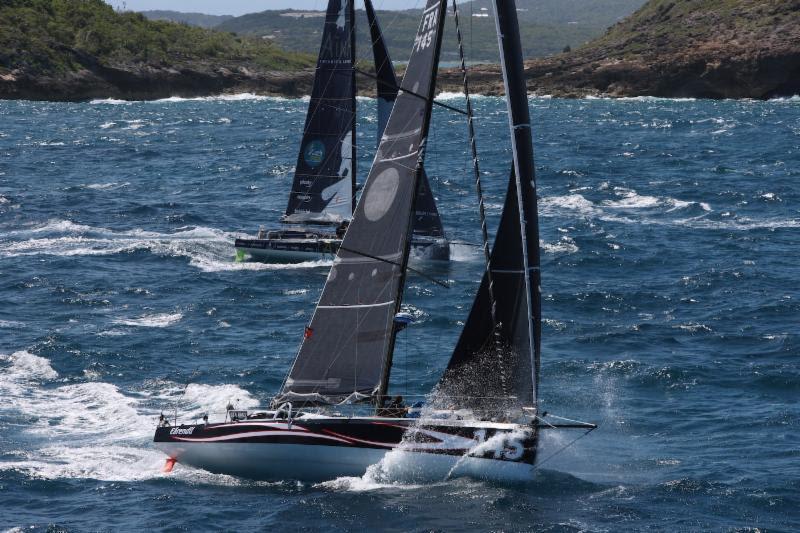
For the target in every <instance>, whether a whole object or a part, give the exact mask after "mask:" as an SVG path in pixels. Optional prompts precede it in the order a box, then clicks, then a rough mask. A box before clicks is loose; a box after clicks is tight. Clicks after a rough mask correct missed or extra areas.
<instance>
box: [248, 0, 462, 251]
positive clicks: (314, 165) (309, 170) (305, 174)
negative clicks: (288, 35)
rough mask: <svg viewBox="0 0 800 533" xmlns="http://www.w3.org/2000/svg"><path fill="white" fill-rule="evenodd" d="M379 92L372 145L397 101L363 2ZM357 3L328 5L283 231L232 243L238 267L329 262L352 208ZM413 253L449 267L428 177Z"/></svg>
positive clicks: (346, 0) (371, 13)
mask: <svg viewBox="0 0 800 533" xmlns="http://www.w3.org/2000/svg"><path fill="white" fill-rule="evenodd" d="M364 4H365V9H366V14H367V20H368V23H369V26H370V33H371V40H372V50H373V56H374V60H375V79H376V82H377V90H378V106H377V107H378V139H380V138H381V136H382V135H383V128H385V126H386V122H387V120H388V118H389V113H390V112H391V109H392V106H393V104H394V101H395V99H396V98H397V88H398V83H397V78H396V77H395V72H394V66H393V65H392V61H391V58H390V57H389V51H388V49H387V47H386V43H385V41H384V39H383V34H382V32H381V30H380V26H379V24H378V20H377V17H376V14H375V10H374V9H373V7H372V2H371V1H370V0H365V2H364ZM355 35H356V32H355V0H330V1H329V2H328V9H327V12H326V17H325V26H324V29H323V32H322V45H321V47H320V52H319V57H318V59H317V68H316V73H315V76H314V84H313V87H312V91H311V100H310V102H309V106H308V112H307V115H306V123H305V128H304V130H303V139H302V141H301V144H300V152H299V154H298V156H297V164H296V167H295V169H296V170H295V175H294V181H293V184H292V191H291V193H290V194H289V203H288V205H287V206H286V212H285V214H284V216H283V219H282V220H281V223H282V224H283V227H282V228H281V229H276V230H272V231H265V230H261V231H259V234H258V235H257V236H256V237H255V238H240V239H236V241H235V242H234V247H235V249H236V254H237V259H239V260H241V259H244V258H245V257H247V256H249V257H250V258H252V259H255V260H259V261H267V262H302V261H313V260H317V259H329V258H332V257H333V256H334V255H335V254H336V251H337V250H338V249H339V245H340V244H341V242H342V237H343V236H344V233H345V231H346V229H347V226H348V224H349V223H350V219H351V217H352V211H353V209H354V208H355V204H356V168H357V164H356V161H357V159H356V151H357V146H356V142H355V140H356V72H357V69H356V38H355ZM417 195H418V197H417V202H416V212H415V217H414V224H413V226H414V236H413V239H412V249H413V251H414V256H415V257H418V258H420V259H426V260H437V261H447V260H449V258H450V246H449V243H448V242H447V239H446V236H445V232H444V228H443V226H442V221H441V219H440V217H439V211H438V210H437V208H436V201H435V199H434V197H433V192H432V191H431V188H430V184H429V182H428V178H427V176H426V175H423V176H422V178H421V183H420V188H419V191H418V193H417Z"/></svg>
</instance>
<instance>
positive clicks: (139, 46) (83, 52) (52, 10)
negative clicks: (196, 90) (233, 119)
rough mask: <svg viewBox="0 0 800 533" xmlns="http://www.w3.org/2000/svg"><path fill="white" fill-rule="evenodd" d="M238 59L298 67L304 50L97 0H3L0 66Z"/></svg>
mask: <svg viewBox="0 0 800 533" xmlns="http://www.w3.org/2000/svg"><path fill="white" fill-rule="evenodd" d="M230 61H235V62H238V63H242V62H244V63H247V64H249V65H252V66H254V67H259V68H263V69H275V70H286V69H297V68H301V67H305V66H308V65H309V64H311V63H310V60H309V58H308V57H306V56H303V55H300V54H297V53H287V52H285V51H283V50H281V49H279V48H278V47H277V46H275V45H274V44H272V43H270V42H264V41H263V40H261V39H251V38H243V37H238V36H235V35H231V34H229V33H223V32H217V31H211V30H205V29H202V28H198V27H194V26H188V25H185V24H175V23H171V22H159V21H151V20H148V19H146V18H145V17H144V16H142V15H141V14H139V13H131V12H125V13H119V12H116V11H114V9H113V8H111V7H110V6H109V5H108V4H106V3H105V2H103V1H102V0H2V2H0V72H3V71H6V72H7V71H14V70H17V71H21V72H23V73H25V74H27V75H59V74H64V73H67V72H74V71H78V70H80V69H83V68H87V65H88V64H95V63H96V64H99V65H102V66H109V67H115V68H121V67H125V66H129V65H142V64H143V65H155V66H169V67H170V68H181V67H182V66H185V65H191V64H196V63H200V62H202V63H205V64H218V65H221V66H222V65H224V64H226V62H230Z"/></svg>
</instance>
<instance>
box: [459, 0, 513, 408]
mask: <svg viewBox="0 0 800 533" xmlns="http://www.w3.org/2000/svg"><path fill="white" fill-rule="evenodd" d="M453 18H454V20H455V23H456V36H457V38H458V55H459V58H460V59H461V73H462V75H463V78H464V97H465V98H466V101H467V128H468V130H469V144H470V149H471V151H472V169H473V172H474V174H475V191H476V193H477V195H478V212H479V214H480V221H481V238H482V245H483V246H482V248H483V256H484V260H485V261H486V269H485V271H484V273H485V275H486V288H487V291H488V293H489V309H490V313H491V318H492V337H493V339H494V348H495V351H496V355H497V357H498V359H500V361H498V362H499V363H500V364H499V365H498V374H499V376H500V386H501V388H502V391H503V393H504V394H508V385H507V379H506V373H505V371H504V370H503V364H502V363H503V361H502V359H503V346H502V341H501V338H500V328H501V327H502V324H501V323H500V322H499V321H498V320H497V300H496V299H495V295H494V280H493V278H492V258H491V252H490V251H489V230H488V228H487V224H486V206H485V203H484V200H483V187H482V186H481V170H480V163H479V160H478V146H477V144H476V142H475V124H474V121H473V118H474V114H473V111H472V99H471V98H470V94H469V75H468V73H467V64H466V60H465V59H464V43H463V38H462V35H461V26H460V24H459V20H458V3H457V0H453Z"/></svg>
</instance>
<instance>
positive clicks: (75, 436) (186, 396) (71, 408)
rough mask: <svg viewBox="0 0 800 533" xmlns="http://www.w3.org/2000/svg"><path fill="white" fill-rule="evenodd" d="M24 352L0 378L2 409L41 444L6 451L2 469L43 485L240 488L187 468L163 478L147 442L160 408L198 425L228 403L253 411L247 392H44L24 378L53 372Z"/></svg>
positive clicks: (74, 387) (155, 388) (93, 387)
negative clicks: (146, 483) (172, 481)
mask: <svg viewBox="0 0 800 533" xmlns="http://www.w3.org/2000/svg"><path fill="white" fill-rule="evenodd" d="M25 354H27V352H17V353H16V354H13V355H12V356H11V358H13V360H14V361H15V363H14V364H13V365H12V371H11V372H3V373H2V374H0V391H2V394H3V399H4V402H3V405H2V406H0V409H12V410H14V411H15V412H16V413H18V414H20V415H22V417H24V419H25V420H26V421H27V422H26V423H25V425H24V426H23V427H22V428H21V431H22V432H23V433H26V434H29V435H36V436H38V437H41V440H40V441H39V442H40V443H41V444H40V446H39V447H37V446H36V442H37V441H35V440H34V441H30V439H26V441H30V442H32V443H33V444H32V445H26V446H25V448H23V449H20V450H6V454H7V458H6V459H5V460H4V461H2V462H0V471H2V470H17V471H20V472H23V473H25V474H26V475H29V476H31V477H37V478H44V479H76V478H77V479H98V480H104V481H140V480H145V479H153V478H158V477H164V476H166V475H169V476H170V477H174V478H178V479H183V480H185V481H189V482H200V483H213V484H224V485H231V484H239V483H243V482H242V481H240V480H236V479H235V478H231V477H229V476H220V475H215V474H210V473H207V472H202V471H198V470H196V469H193V468H190V467H187V466H185V465H180V466H179V467H178V468H176V469H175V471H173V472H172V473H171V474H164V473H162V472H161V466H162V465H163V464H164V455H163V454H162V453H160V452H159V451H157V450H155V449H154V448H153V446H152V436H153V431H154V430H155V427H156V423H157V420H158V415H159V413H160V412H163V411H162V410H163V408H169V407H174V406H176V405H177V406H178V409H179V410H180V412H181V413H184V415H185V417H186V418H191V419H198V418H199V417H201V416H202V414H203V413H207V412H224V410H225V406H226V405H227V403H228V402H233V403H235V404H237V405H239V406H240V407H242V408H250V407H254V406H256V405H257V402H256V401H255V400H253V398H252V397H250V395H249V393H248V392H247V391H245V390H243V389H241V388H239V387H237V386H235V385H199V384H190V385H189V386H185V385H181V384H178V383H174V382H157V383H151V384H150V385H149V386H148V387H147V390H144V391H142V392H138V393H129V394H124V393H123V392H121V391H120V390H119V389H118V388H117V387H116V386H114V385H112V384H110V383H102V382H97V381H91V382H86V383H78V384H71V385H65V386H61V387H57V388H42V387H40V386H39V384H38V383H37V382H36V380H32V379H30V377H31V374H30V372H29V371H30V368H34V369H38V370H36V372H34V373H35V374H37V375H38V376H40V377H42V376H44V377H46V378H48V379H51V378H52V377H53V376H55V375H57V374H56V373H55V371H54V370H52V368H51V367H50V366H49V362H48V361H47V360H46V359H44V358H39V357H37V356H32V355H30V354H27V355H25ZM3 359H4V360H8V359H9V357H4V358H3ZM15 369H16V370H15ZM237 399H238V401H237ZM179 420H183V419H182V418H179Z"/></svg>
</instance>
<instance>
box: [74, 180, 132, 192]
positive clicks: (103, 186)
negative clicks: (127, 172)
mask: <svg viewBox="0 0 800 533" xmlns="http://www.w3.org/2000/svg"><path fill="white" fill-rule="evenodd" d="M129 185H130V182H128V181H126V182H123V183H119V182H116V181H112V182H110V183H90V184H88V185H84V187H86V188H87V189H93V190H96V191H106V190H116V189H121V188H123V187H127V186H129Z"/></svg>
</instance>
